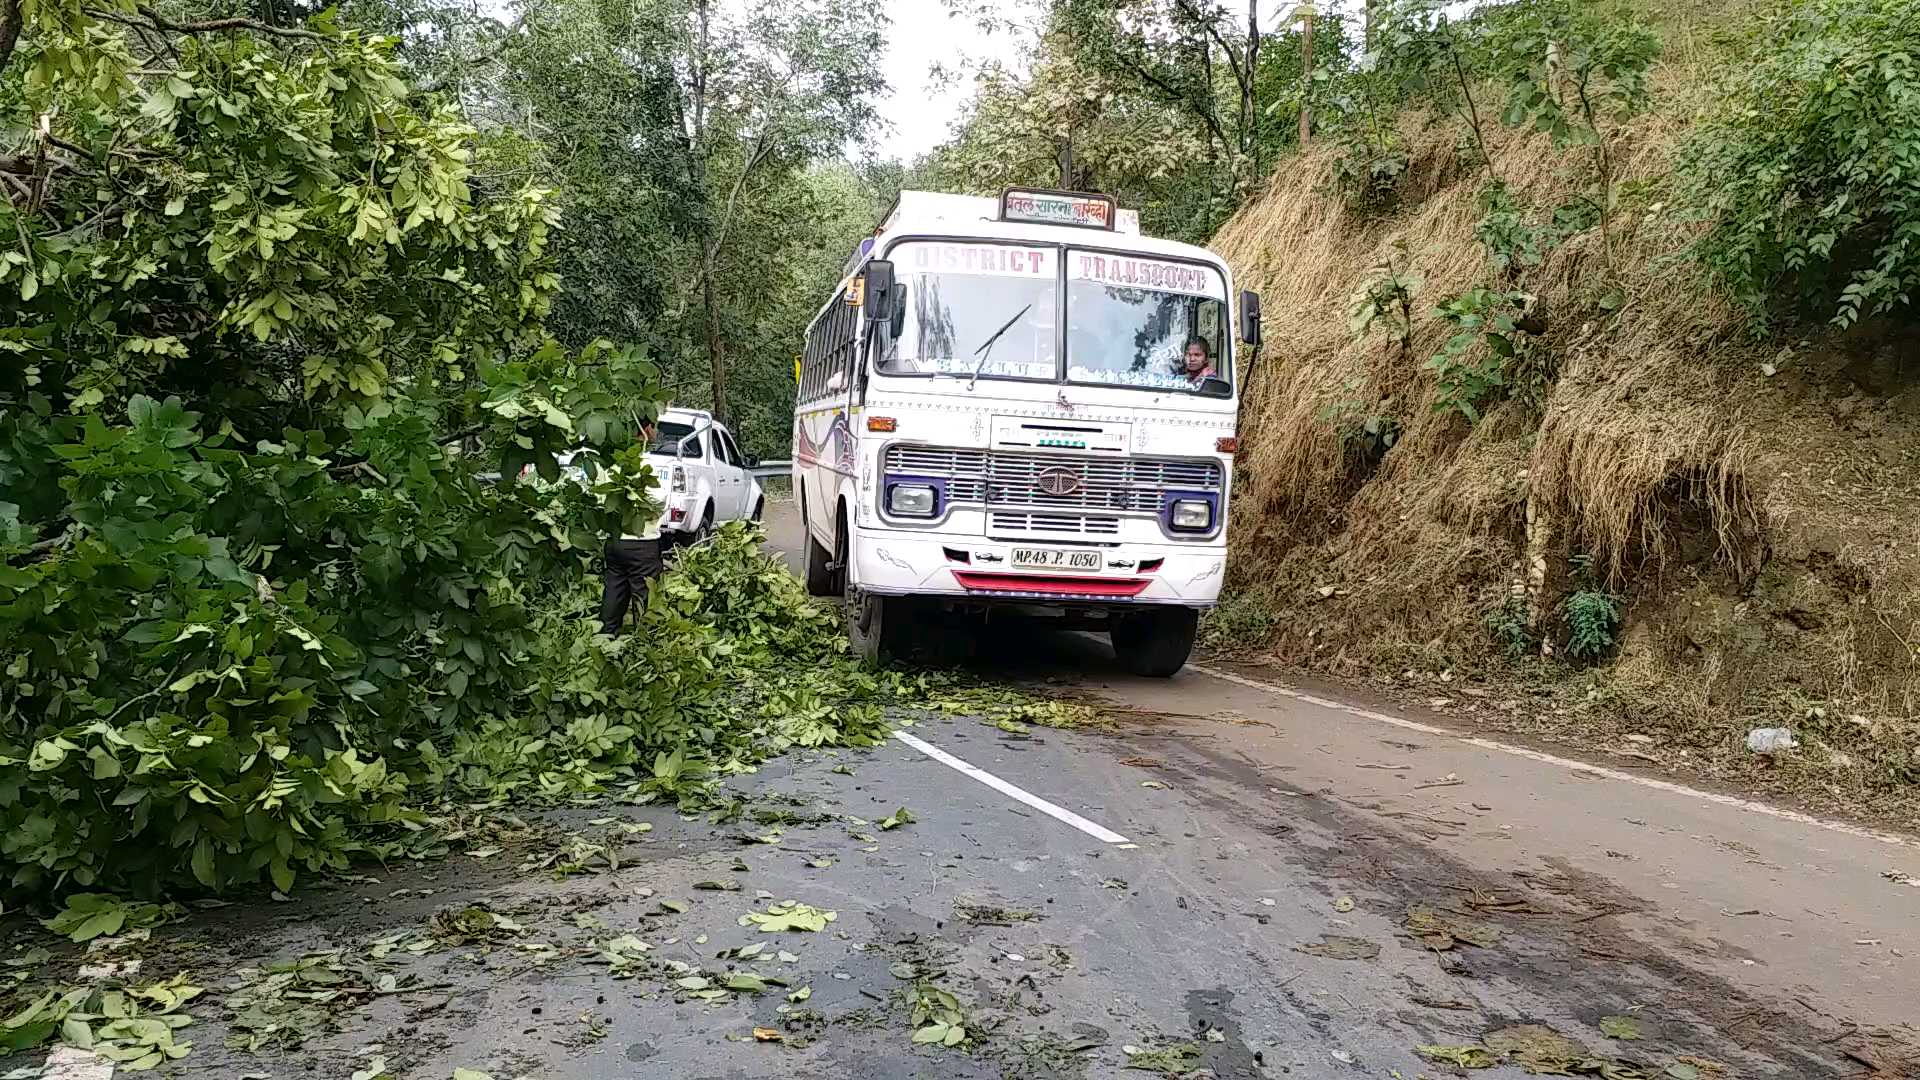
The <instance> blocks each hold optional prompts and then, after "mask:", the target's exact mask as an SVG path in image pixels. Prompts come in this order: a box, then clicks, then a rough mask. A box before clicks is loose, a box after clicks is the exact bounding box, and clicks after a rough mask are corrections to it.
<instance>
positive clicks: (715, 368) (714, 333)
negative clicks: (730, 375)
mask: <svg viewBox="0 0 1920 1080" xmlns="http://www.w3.org/2000/svg"><path fill="white" fill-rule="evenodd" d="M700 306H701V310H702V318H701V321H702V322H703V323H705V324H706V330H707V367H708V370H709V372H710V373H711V377H712V379H713V415H714V418H715V419H717V420H719V421H720V422H721V423H723V424H724V423H728V422H730V421H729V418H728V416H727V359H726V355H725V354H724V353H723V352H722V351H721V349H720V312H719V309H718V308H717V307H716V305H715V304H714V301H713V265H712V261H711V259H709V261H708V264H707V268H706V272H705V273H703V274H701V275H700Z"/></svg>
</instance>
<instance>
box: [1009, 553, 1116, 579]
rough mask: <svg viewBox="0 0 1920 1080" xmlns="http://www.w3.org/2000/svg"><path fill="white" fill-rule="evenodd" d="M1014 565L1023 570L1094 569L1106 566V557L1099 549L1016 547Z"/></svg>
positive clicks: (1098, 569)
mask: <svg viewBox="0 0 1920 1080" xmlns="http://www.w3.org/2000/svg"><path fill="white" fill-rule="evenodd" d="M1013 565H1015V566H1017V567H1019V568H1020V569H1022V570H1092V571H1094V572H1096V573H1097V572H1099V571H1101V570H1103V569H1105V568H1106V557H1105V555H1104V554H1103V553H1102V552H1098V551H1074V550H1072V549H1068V548H1014V549H1013Z"/></svg>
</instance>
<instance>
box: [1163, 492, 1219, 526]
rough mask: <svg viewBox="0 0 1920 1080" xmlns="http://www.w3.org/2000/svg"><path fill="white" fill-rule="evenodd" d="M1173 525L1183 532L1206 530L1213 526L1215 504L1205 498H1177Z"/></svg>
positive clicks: (1174, 506)
mask: <svg viewBox="0 0 1920 1080" xmlns="http://www.w3.org/2000/svg"><path fill="white" fill-rule="evenodd" d="M1173 527H1174V528H1175V529H1178V530H1179V531H1181V532H1206V531H1207V530H1208V529H1211V528H1213V504H1212V503H1210V502H1207V501H1206V500H1205V499H1175V500H1174V502H1173Z"/></svg>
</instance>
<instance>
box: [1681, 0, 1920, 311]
mask: <svg viewBox="0 0 1920 1080" xmlns="http://www.w3.org/2000/svg"><path fill="white" fill-rule="evenodd" d="M1721 91H1722V101H1721V104H1720V106H1719V107H1718V109H1717V110H1716V111H1715V112H1714V113H1713V114H1712V115H1710V116H1709V117H1708V118H1707V119H1706V120H1705V122H1704V123H1702V124H1701V125H1700V126H1699V127H1698V128H1697V129H1696V130H1695V132H1694V134H1693V136H1692V138H1691V139H1689V140H1688V142H1687V143H1686V145H1685V146H1684V147H1683V150H1682V153H1681V156H1680V165H1679V174H1680V181H1681V184H1680V186H1681V199H1680V201H1681V202H1682V204H1683V205H1685V206H1687V207H1689V208H1691V211H1692V212H1693V213H1694V214H1696V215H1698V216H1700V217H1702V218H1704V219H1705V220H1706V221H1708V222H1709V223H1710V228H1709V230H1708V232H1707V233H1706V235H1705V236H1704V237H1703V238H1702V239H1701V240H1700V241H1699V243H1698V244H1697V245H1696V246H1695V248H1694V254H1695V256H1696V257H1697V258H1698V259H1699V261H1700V262H1701V264H1702V265H1704V266H1705V267H1706V268H1707V270H1709V271H1710V272H1711V273H1712V274H1713V275H1714V277H1715V278H1717V279H1718V280H1719V281H1720V282H1721V283H1723V284H1724V285H1725V287H1726V288H1727V289H1728V291H1729V292H1731V293H1732V295H1733V297H1734V298H1735V299H1736V300H1737V301H1739V302H1740V303H1741V304H1742V305H1743V306H1744V307H1745V308H1746V310H1747V311H1748V312H1749V314H1750V315H1751V316H1752V318H1753V319H1754V321H1755V322H1756V324H1757V325H1758V326H1760V327H1762V328H1764V327H1766V326H1767V325H1768V324H1773V323H1779V322H1790V321H1792V320H1794V319H1796V318H1800V317H1808V316H1810V317H1813V318H1824V319H1827V320H1829V321H1831V322H1832V324H1833V325H1835V326H1840V327H1845V326H1848V325H1851V324H1852V323H1854V322H1855V321H1857V320H1859V319H1861V318H1864V317H1867V316H1872V315H1878V314H1883V313H1888V312H1894V311H1911V310H1912V304H1913V296H1914V291H1915V289H1916V288H1920V13H1916V12H1915V10H1914V5H1913V4H1912V2H1911V0H1799V2H1788V3H1784V4H1782V5H1781V6H1780V7H1779V8H1778V9H1777V10H1776V11H1775V12H1774V13H1773V14H1772V15H1770V16H1769V17H1767V18H1765V19H1763V20H1762V21H1761V23H1760V26H1759V28H1758V29H1757V30H1756V32H1755V33H1754V36H1753V39H1752V44H1751V46H1750V51H1749V55H1747V56H1746V57H1744V58H1743V60H1742V62H1738V63H1734V64H1731V65H1729V67H1728V75H1727V77H1726V80H1725V83H1724V85H1723V86H1722V88H1721Z"/></svg>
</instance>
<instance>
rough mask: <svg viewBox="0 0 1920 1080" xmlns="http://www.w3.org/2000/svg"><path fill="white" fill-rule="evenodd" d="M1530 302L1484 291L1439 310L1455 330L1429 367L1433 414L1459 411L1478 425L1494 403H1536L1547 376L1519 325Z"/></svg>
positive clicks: (1509, 294) (1469, 292)
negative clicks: (1518, 400) (1510, 400)
mask: <svg viewBox="0 0 1920 1080" xmlns="http://www.w3.org/2000/svg"><path fill="white" fill-rule="evenodd" d="M1532 299H1533V298H1532V297H1531V296H1529V295H1527V294H1526V293H1523V292H1515V291H1501V290H1496V289H1488V288H1484V287H1481V288H1474V289H1469V290H1467V291H1466V292H1465V293H1462V294H1461V295H1460V296H1457V297H1455V298H1454V299H1452V300H1449V301H1447V302H1446V303H1445V304H1442V305H1441V306H1440V307H1439V308H1438V309H1436V310H1435V312H1434V314H1436V315H1438V316H1440V317H1441V318H1443V319H1445V320H1446V321H1447V322H1449V323H1452V324H1453V328H1454V333H1453V335H1452V336H1451V337H1449V338H1448V339H1447V341H1446V344H1444V345H1442V346H1441V347H1440V351H1439V352H1437V353H1435V354H1434V355H1433V358H1432V359H1430V360H1428V361H1427V367H1428V368H1429V369H1430V370H1432V371H1433V373H1434V377H1435V383H1436V386H1435V391H1434V401H1433V406H1434V408H1435V409H1437V410H1441V411H1445V410H1449V409H1451V410H1454V411H1457V412H1458V413H1460V415H1462V416H1464V417H1466V418H1467V420H1468V421H1469V422H1471V423H1475V424H1477V423H1479V422H1480V417H1481V415H1482V414H1483V413H1484V412H1485V411H1486V407H1487V406H1488V405H1489V404H1491V403H1492V402H1495V401H1498V400H1501V399H1504V398H1507V397H1512V396H1518V397H1522V398H1524V399H1528V400H1533V399H1536V398H1537V397H1538V395H1539V392H1540V389H1541V386H1542V384H1543V383H1544V381H1545V374H1544V371H1543V370H1542V365H1541V363H1540V360H1539V359H1538V358H1537V357H1536V356H1534V355H1533V353H1534V351H1535V350H1534V349H1533V348H1532V347H1530V346H1528V345H1527V344H1526V342H1525V340H1524V338H1523V337H1522V335H1521V332H1520V330H1519V328H1518V326H1517V325H1516V324H1517V322H1518V320H1519V319H1520V318H1521V316H1522V315H1523V313H1524V312H1525V311H1526V307H1527V304H1528V303H1530V302H1531V301H1532Z"/></svg>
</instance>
